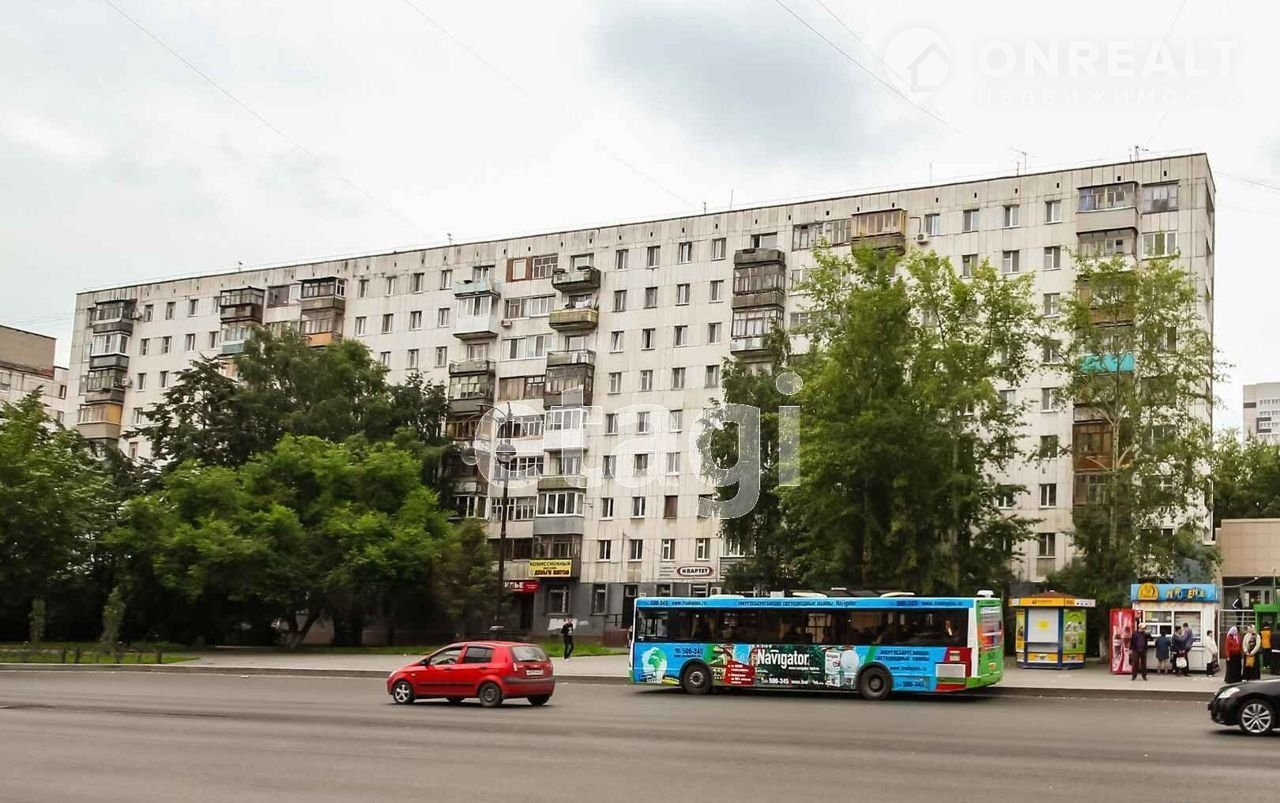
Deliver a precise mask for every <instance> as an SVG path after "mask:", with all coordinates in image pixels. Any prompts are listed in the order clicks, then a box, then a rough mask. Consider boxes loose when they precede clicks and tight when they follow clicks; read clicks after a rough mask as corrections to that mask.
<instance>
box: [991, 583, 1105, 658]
mask: <svg viewBox="0 0 1280 803" xmlns="http://www.w3.org/2000/svg"><path fill="white" fill-rule="evenodd" d="M1096 604H1097V603H1096V602H1095V601H1094V600H1091V599H1083V598H1081V597H1073V596H1071V595H1070V594H1061V593H1058V592H1057V591H1046V592H1045V593H1043V594H1034V595H1032V596H1029V597H1016V598H1014V599H1011V600H1009V607H1011V608H1013V612H1014V618H1015V622H1016V625H1015V631H1014V648H1015V649H1016V650H1017V660H1018V666H1020V667H1022V668H1024V669H1076V668H1078V667H1081V666H1084V651H1085V610H1086V609H1088V608H1092V607H1094V606H1095V605H1096Z"/></svg>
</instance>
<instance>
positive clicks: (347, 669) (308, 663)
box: [0, 650, 1222, 701]
mask: <svg viewBox="0 0 1280 803" xmlns="http://www.w3.org/2000/svg"><path fill="white" fill-rule="evenodd" d="M196 655H197V657H196V659H195V660H193V661H187V662H184V663H180V664H166V665H164V666H155V665H146V664H143V665H141V666H139V665H135V664H128V665H121V666H116V665H111V664H100V665H96V666H95V665H87V664H82V665H70V664H0V670H31V671H41V670H43V671H129V672H133V671H143V672H173V673H197V672H209V673H218V674H242V675H315V676H327V677H370V678H374V677H376V678H385V677H386V676H387V674H388V673H390V672H391V671H392V670H395V669H398V668H400V667H402V666H404V665H406V664H409V663H412V662H413V661H414V660H417V659H418V658H420V657H421V656H418V655H413V654H406V655H335V654H324V653H286V652H269V651H259V650H218V651H212V652H205V653H197V654H196ZM553 663H554V665H555V673H556V677H557V678H558V679H559V680H561V681H563V682H567V683H575V682H577V683H626V682H627V656H626V655H599V656H597V655H590V656H581V657H579V658H573V659H571V660H569V661H565V660H563V659H560V658H556V659H553ZM1149 678H1150V679H1149V680H1147V681H1143V680H1142V679H1141V678H1139V679H1138V680H1136V681H1134V680H1130V679H1129V676H1128V675H1112V674H1111V673H1110V672H1109V671H1108V670H1107V668H1106V667H1104V666H1102V665H1101V664H1098V663H1096V662H1094V663H1090V664H1089V665H1088V666H1087V667H1084V668H1081V669H1018V668H1016V667H1014V666H1012V665H1010V666H1007V667H1006V668H1005V673H1004V679H1003V680H1002V681H1001V682H1000V683H999V685H997V686H994V687H990V688H988V689H983V690H981V691H980V692H979V693H982V694H991V695H998V696H1031V697H1095V698H1096V697H1104V698H1105V697H1137V698H1145V699H1164V700H1170V699H1174V700H1190V699H1195V700H1204V701H1208V700H1209V699H1210V698H1211V697H1212V696H1213V693H1214V692H1216V691H1217V690H1218V688H1219V687H1220V686H1222V676H1221V675H1219V676H1218V677H1215V678H1207V677H1205V676H1204V675H1192V676H1191V677H1175V676H1172V675H1157V674H1150V675H1149Z"/></svg>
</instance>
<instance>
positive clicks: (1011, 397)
mask: <svg viewBox="0 0 1280 803" xmlns="http://www.w3.org/2000/svg"><path fill="white" fill-rule="evenodd" d="M1017 400H1018V395H1017V391H1014V390H1002V391H1000V406H1001V407H1006V408H1007V407H1012V406H1013V405H1014V404H1015V403H1016V402H1017Z"/></svg>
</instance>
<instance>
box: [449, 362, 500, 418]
mask: <svg viewBox="0 0 1280 803" xmlns="http://www.w3.org/2000/svg"><path fill="white" fill-rule="evenodd" d="M475 362H477V363H479V362H484V361H483V360H476V361H475ZM494 387H495V382H494V379H493V374H492V373H467V374H455V373H453V372H452V370H451V371H450V376H449V414H450V415H458V416H463V415H480V414H481V413H483V412H484V411H485V410H486V409H488V407H489V406H490V405H492V404H493V392H494Z"/></svg>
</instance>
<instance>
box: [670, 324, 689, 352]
mask: <svg viewBox="0 0 1280 803" xmlns="http://www.w3.org/2000/svg"><path fill="white" fill-rule="evenodd" d="M674 335H675V345H676V347H677V348H679V347H680V346H687V345H689V327H688V326H677V327H675V330H674Z"/></svg>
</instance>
